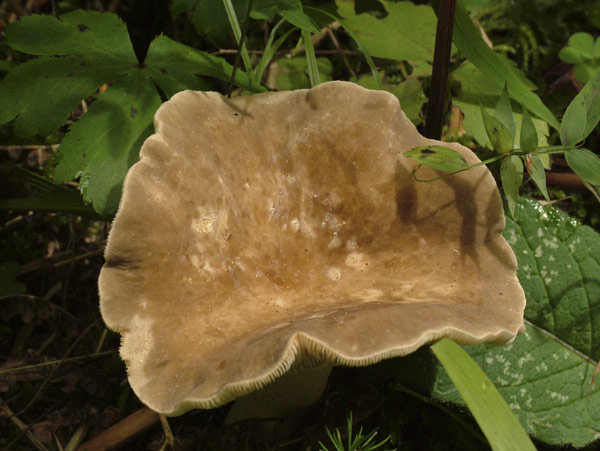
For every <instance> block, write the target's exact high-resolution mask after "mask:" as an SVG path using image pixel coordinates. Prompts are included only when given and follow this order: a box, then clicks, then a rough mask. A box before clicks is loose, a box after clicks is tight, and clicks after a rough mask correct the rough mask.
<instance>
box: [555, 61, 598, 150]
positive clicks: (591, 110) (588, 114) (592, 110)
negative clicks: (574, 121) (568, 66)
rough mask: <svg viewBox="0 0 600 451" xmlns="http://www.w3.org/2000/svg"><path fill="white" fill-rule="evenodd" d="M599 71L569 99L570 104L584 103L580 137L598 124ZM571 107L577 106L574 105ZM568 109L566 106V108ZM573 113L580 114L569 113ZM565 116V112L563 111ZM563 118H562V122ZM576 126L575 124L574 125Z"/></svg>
mask: <svg viewBox="0 0 600 451" xmlns="http://www.w3.org/2000/svg"><path fill="white" fill-rule="evenodd" d="M599 94H600V72H598V73H597V74H596V75H595V76H594V77H593V78H592V79H591V80H590V81H588V82H587V83H586V84H585V86H584V87H583V88H582V89H581V91H579V93H578V94H577V95H576V96H575V98H574V99H573V100H572V101H571V104H570V105H569V107H571V105H578V104H581V103H582V102H583V103H584V104H585V130H584V132H583V136H582V137H581V138H580V139H583V138H586V137H588V136H589V134H590V133H592V131H594V129H595V128H596V126H597V125H598V122H599V121H600V95H599ZM573 108H578V106H574V107H573ZM567 111H568V108H567ZM570 114H573V115H580V114H581V112H579V111H575V112H573V113H570ZM565 116H566V112H565ZM569 120H571V119H569ZM564 121H565V119H564V118H563V122H564ZM575 126H576V125H575Z"/></svg>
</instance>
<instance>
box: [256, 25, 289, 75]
mask: <svg viewBox="0 0 600 451" xmlns="http://www.w3.org/2000/svg"><path fill="white" fill-rule="evenodd" d="M284 22H285V20H284V19H281V20H280V21H279V22H277V23H276V24H275V26H274V27H273V29H272V30H271V33H270V34H269V39H268V41H267V44H266V45H265V50H264V52H263V54H262V56H261V57H260V60H259V62H258V64H257V65H256V68H255V69H254V76H255V78H256V80H258V82H260V81H261V80H262V78H263V75H264V72H265V70H266V68H267V66H268V65H269V63H270V62H271V60H272V59H273V56H274V55H275V52H276V51H277V50H278V49H279V47H281V44H283V43H284V42H285V40H286V39H287V38H288V37H289V35H290V34H291V33H292V32H293V31H294V30H293V29H292V30H288V31H286V32H285V33H283V35H281V36H279V37H278V38H277V39H276V40H275V41H274V42H273V40H274V39H275V34H276V33H277V30H278V29H279V27H280V26H281V25H282V24H283V23H284Z"/></svg>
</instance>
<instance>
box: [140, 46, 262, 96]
mask: <svg viewBox="0 0 600 451" xmlns="http://www.w3.org/2000/svg"><path fill="white" fill-rule="evenodd" d="M232 70H233V67H232V66H231V65H230V64H229V63H228V62H227V61H225V60H224V59H223V58H219V57H216V56H214V55H210V54H208V53H205V52H201V51H199V50H196V49H193V48H192V47H188V46H187V45H184V44H181V43H179V42H177V41H174V40H172V39H171V38H169V37H167V36H164V35H163V36H159V37H158V38H156V39H155V40H154V41H152V44H150V48H149V49H148V56H147V57H146V68H145V71H144V73H147V74H148V76H149V77H151V78H152V79H153V80H154V81H156V83H158V85H159V86H160V87H161V89H162V90H163V91H164V92H165V93H166V94H167V95H168V96H171V95H173V94H175V93H176V92H178V91H182V90H184V89H206V88H207V87H208V86H207V85H206V83H205V82H203V81H202V80H201V79H199V78H198V77H197V75H206V76H209V77H214V78H219V79H221V80H223V81H227V82H229V80H230V79H231V72H232ZM235 82H236V84H237V85H238V86H241V87H242V88H244V89H247V90H248V91H250V92H262V91H265V90H266V89H265V88H264V87H262V86H260V85H258V84H257V83H255V82H253V81H252V80H251V79H250V78H249V77H248V74H246V73H245V72H243V71H241V70H238V71H237V72H236V77H235ZM178 88H180V89H178Z"/></svg>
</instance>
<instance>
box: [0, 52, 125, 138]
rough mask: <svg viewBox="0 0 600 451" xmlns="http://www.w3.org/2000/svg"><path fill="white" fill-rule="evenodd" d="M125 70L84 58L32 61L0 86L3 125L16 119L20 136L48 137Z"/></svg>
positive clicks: (46, 58)
mask: <svg viewBox="0 0 600 451" xmlns="http://www.w3.org/2000/svg"><path fill="white" fill-rule="evenodd" d="M123 70H124V68H123V67H121V68H120V69H119V68H114V67H113V68H111V67H99V65H97V64H95V62H94V61H91V60H90V59H89V58H86V57H83V56H70V57H58V58H49V57H43V58H38V59H34V60H30V61H28V62H26V63H24V64H21V65H20V66H17V67H16V68H14V69H13V70H12V71H10V72H9V73H8V75H7V76H6V77H5V78H4V79H3V80H2V82H0V123H5V122H8V121H10V120H12V119H13V118H15V117H17V119H16V121H15V129H16V132H17V133H18V134H19V135H20V136H30V135H35V134H39V135H42V136H47V135H49V134H50V133H52V132H54V131H55V130H56V129H58V127H60V125H61V124H63V123H64V122H65V121H66V120H67V118H68V117H69V115H70V114H71V112H72V111H73V110H75V108H77V106H78V105H79V103H80V102H81V100H82V99H84V98H86V97H89V96H90V95H92V94H93V93H94V92H95V91H96V89H98V87H99V86H100V85H102V83H104V82H105V81H106V80H111V79H115V78H117V77H119V75H121V74H122V71H123Z"/></svg>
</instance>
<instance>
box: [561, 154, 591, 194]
mask: <svg viewBox="0 0 600 451" xmlns="http://www.w3.org/2000/svg"><path fill="white" fill-rule="evenodd" d="M565 159H566V160H567V163H568V164H569V166H570V167H571V169H573V172H575V174H577V175H578V176H579V177H581V178H582V179H583V180H585V181H586V182H588V183H591V184H592V185H595V186H600V157H598V155H596V154H595V153H594V152H591V151H589V150H587V149H569V150H566V151H565Z"/></svg>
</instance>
